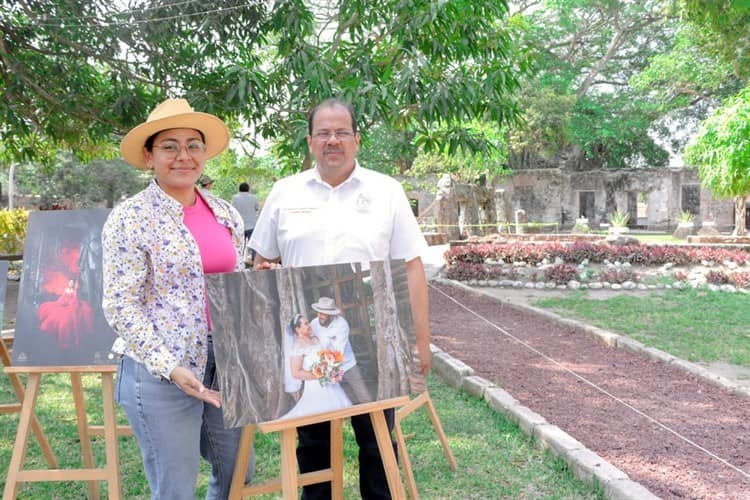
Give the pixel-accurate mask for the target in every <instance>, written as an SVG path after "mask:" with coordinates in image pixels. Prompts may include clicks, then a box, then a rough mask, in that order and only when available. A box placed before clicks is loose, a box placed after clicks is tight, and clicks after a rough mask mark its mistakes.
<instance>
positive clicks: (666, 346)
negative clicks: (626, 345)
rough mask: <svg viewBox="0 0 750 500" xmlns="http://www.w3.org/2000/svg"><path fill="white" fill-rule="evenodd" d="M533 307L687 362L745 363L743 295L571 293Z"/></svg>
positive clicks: (749, 343) (747, 339)
mask: <svg viewBox="0 0 750 500" xmlns="http://www.w3.org/2000/svg"><path fill="white" fill-rule="evenodd" d="M534 305H536V306H538V307H542V308H545V309H549V310H552V311H554V312H555V313H557V314H560V315H561V316H565V317H569V318H574V319H579V320H582V321H584V322H586V323H589V324H591V325H595V326H598V327H600V328H604V329H607V330H611V331H613V332H619V333H623V334H625V335H628V336H629V337H632V338H634V339H636V340H638V341H639V342H642V343H643V344H645V345H647V346H649V347H655V348H657V349H661V350H662V351H665V352H668V353H670V354H672V355H674V356H677V357H680V358H683V359H686V360H689V361H693V362H713V361H724V362H727V363H732V364H735V365H740V366H746V367H750V331H749V330H748V325H749V324H750V308H749V307H748V297H747V295H745V294H740V293H734V294H733V293H724V292H712V291H708V290H694V289H687V290H665V291H664V292H663V293H650V294H647V295H627V294H622V295H618V296H616V297H611V298H608V299H606V300H597V299H593V298H589V297H588V296H587V294H586V292H576V293H573V294H571V295H569V296H566V297H563V298H549V299H541V300H539V301H537V302H535V303H534Z"/></svg>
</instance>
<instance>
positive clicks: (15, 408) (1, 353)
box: [0, 336, 57, 468]
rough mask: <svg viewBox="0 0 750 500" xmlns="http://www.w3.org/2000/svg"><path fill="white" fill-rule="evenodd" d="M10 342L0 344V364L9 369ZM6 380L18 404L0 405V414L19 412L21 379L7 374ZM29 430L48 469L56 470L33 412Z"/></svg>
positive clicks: (5, 339)
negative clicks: (8, 381)
mask: <svg viewBox="0 0 750 500" xmlns="http://www.w3.org/2000/svg"><path fill="white" fill-rule="evenodd" d="M12 341H13V338H12V337H5V336H4V337H3V338H2V342H0V363H2V366H3V367H9V366H10V364H11V360H10V351H9V350H8V345H7V343H8V342H12ZM8 378H9V379H10V384H11V385H12V386H13V392H15V393H16V398H17V399H18V403H11V404H2V405H0V414H5V413H18V412H20V411H21V404H22V403H23V400H24V390H23V383H22V382H21V379H20V378H19V377H18V375H17V374H15V373H8ZM31 429H32V430H33V431H34V435H35V436H36V440H37V441H38V442H39V447H40V448H41V449H42V454H43V455H44V458H45V460H47V463H48V464H49V466H50V467H53V468H56V467H57V458H56V457H55V454H54V453H53V452H52V448H51V447H50V445H49V441H47V437H46V436H45V435H44V431H43V430H42V426H41V425H40V424H39V420H38V419H37V418H36V414H35V413H33V412H32V413H31Z"/></svg>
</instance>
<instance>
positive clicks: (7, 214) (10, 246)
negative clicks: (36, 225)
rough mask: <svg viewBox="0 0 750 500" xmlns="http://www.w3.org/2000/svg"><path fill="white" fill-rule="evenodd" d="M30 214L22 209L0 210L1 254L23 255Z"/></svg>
mask: <svg viewBox="0 0 750 500" xmlns="http://www.w3.org/2000/svg"><path fill="white" fill-rule="evenodd" d="M28 220H29V212H27V211H26V210H24V209H22V208H16V209H13V210H0V254H3V255H15V254H22V253H23V242H24V240H25V239H26V224H27V223H28Z"/></svg>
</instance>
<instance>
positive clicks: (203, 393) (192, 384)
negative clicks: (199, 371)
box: [169, 366, 221, 408]
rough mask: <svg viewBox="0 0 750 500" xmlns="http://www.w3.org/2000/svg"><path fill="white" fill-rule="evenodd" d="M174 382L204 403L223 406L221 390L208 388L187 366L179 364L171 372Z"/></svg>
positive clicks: (171, 378)
mask: <svg viewBox="0 0 750 500" xmlns="http://www.w3.org/2000/svg"><path fill="white" fill-rule="evenodd" d="M169 378H170V380H172V383H173V384H175V385H176V386H177V387H179V388H180V389H181V390H182V392H184V393H185V394H187V395H188V396H191V397H194V398H196V399H200V400H201V401H203V402H204V403H208V404H210V405H214V406H215V407H217V408H221V394H220V393H219V391H214V390H212V389H207V388H206V387H205V386H204V385H203V384H202V383H201V382H200V380H198V379H197V378H196V376H195V374H194V373H193V372H191V371H190V370H188V369H187V368H183V367H181V366H178V367H177V368H175V369H174V370H172V373H170V374H169Z"/></svg>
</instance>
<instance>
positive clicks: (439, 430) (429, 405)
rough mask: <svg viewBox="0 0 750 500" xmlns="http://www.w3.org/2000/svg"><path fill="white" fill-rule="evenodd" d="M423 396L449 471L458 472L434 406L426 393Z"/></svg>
mask: <svg viewBox="0 0 750 500" xmlns="http://www.w3.org/2000/svg"><path fill="white" fill-rule="evenodd" d="M424 394H425V396H426V397H425V404H426V405H427V411H428V412H429V413H430V420H432V426H433V427H434V428H435V432H436V433H437V435H438V438H440V444H442V445H443V453H445V458H446V459H448V463H449V464H450V466H451V469H452V470H453V472H455V471H457V470H458V466H456V459H455V458H454V457H453V452H452V451H451V448H450V446H448V439H447V438H446V437H445V432H444V431H443V426H442V425H441V424H440V419H439V418H438V414H437V411H435V405H434V404H432V398H431V397H430V395H429V394H428V393H427V391H425V392H424Z"/></svg>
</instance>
